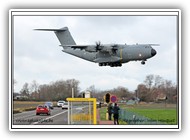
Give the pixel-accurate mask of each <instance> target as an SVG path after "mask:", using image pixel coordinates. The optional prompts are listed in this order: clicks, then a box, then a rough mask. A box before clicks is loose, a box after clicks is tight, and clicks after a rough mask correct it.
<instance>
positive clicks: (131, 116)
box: [119, 109, 166, 125]
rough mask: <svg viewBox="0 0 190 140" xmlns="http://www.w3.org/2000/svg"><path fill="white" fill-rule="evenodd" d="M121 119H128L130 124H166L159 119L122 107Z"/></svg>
mask: <svg viewBox="0 0 190 140" xmlns="http://www.w3.org/2000/svg"><path fill="white" fill-rule="evenodd" d="M119 119H121V120H123V121H126V122H127V124H128V125H156V124H166V123H164V122H159V121H157V120H151V119H150V118H147V117H144V116H141V115H139V114H137V113H134V112H131V111H127V110H124V109H121V110H120V111H119Z"/></svg>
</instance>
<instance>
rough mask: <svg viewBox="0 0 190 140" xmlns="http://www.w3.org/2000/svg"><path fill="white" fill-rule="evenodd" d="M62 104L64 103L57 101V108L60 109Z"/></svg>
mask: <svg viewBox="0 0 190 140" xmlns="http://www.w3.org/2000/svg"><path fill="white" fill-rule="evenodd" d="M64 102H65V101H62V100H60V101H58V102H57V107H62V105H63V104H64Z"/></svg>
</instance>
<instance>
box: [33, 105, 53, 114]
mask: <svg viewBox="0 0 190 140" xmlns="http://www.w3.org/2000/svg"><path fill="white" fill-rule="evenodd" d="M50 113H51V112H50V108H49V107H48V106H46V105H39V106H37V108H36V115H40V114H47V115H50Z"/></svg>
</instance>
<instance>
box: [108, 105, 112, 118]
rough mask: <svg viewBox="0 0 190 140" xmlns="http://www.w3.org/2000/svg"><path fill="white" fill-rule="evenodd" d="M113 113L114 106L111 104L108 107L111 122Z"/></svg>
mask: <svg viewBox="0 0 190 140" xmlns="http://www.w3.org/2000/svg"><path fill="white" fill-rule="evenodd" d="M112 113H113V108H112V104H111V103H109V105H108V119H109V120H111V118H112Z"/></svg>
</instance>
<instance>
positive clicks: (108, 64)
mask: <svg viewBox="0 0 190 140" xmlns="http://www.w3.org/2000/svg"><path fill="white" fill-rule="evenodd" d="M99 66H110V67H121V66H122V64H121V63H119V62H118V63H99Z"/></svg>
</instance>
